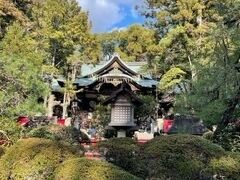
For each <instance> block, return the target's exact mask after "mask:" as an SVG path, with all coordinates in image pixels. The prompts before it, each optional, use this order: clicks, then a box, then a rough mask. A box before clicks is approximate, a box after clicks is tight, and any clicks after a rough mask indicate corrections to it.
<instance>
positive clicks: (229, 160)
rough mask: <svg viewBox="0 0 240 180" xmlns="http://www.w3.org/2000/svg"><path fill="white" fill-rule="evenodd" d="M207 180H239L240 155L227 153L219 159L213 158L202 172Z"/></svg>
mask: <svg viewBox="0 0 240 180" xmlns="http://www.w3.org/2000/svg"><path fill="white" fill-rule="evenodd" d="M204 177H205V178H208V179H214V177H215V179H216V178H219V179H240V154H239V153H238V154H237V153H229V154H227V155H225V156H222V157H221V158H218V159H217V158H214V159H212V160H211V161H210V163H209V166H208V167H207V168H206V169H205V171H204Z"/></svg>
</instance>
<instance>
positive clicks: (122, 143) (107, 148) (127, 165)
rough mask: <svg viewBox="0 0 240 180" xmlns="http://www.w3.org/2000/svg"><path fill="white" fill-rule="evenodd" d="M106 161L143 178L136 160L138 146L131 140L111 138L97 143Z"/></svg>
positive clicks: (138, 162)
mask: <svg viewBox="0 0 240 180" xmlns="http://www.w3.org/2000/svg"><path fill="white" fill-rule="evenodd" d="M99 149H100V153H101V154H102V155H103V156H105V158H106V160H107V161H108V162H110V163H113V164H115V165H116V166H119V167H121V168H123V169H124V170H126V171H129V172H130V173H132V174H134V175H137V176H144V175H143V174H144V172H143V171H142V170H141V163H140V161H139V160H138V157H139V156H138V153H139V146H138V145H137V143H136V141H135V140H133V139H131V138H111V139H109V140H107V141H102V142H100V143H99Z"/></svg>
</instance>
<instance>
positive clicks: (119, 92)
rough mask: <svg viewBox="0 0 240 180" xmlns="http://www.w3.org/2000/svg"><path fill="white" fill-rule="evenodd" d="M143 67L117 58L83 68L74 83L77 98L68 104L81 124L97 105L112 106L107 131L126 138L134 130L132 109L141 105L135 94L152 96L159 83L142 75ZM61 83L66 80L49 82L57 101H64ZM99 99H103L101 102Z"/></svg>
mask: <svg viewBox="0 0 240 180" xmlns="http://www.w3.org/2000/svg"><path fill="white" fill-rule="evenodd" d="M146 65H147V64H146V63H145V62H124V61H123V60H121V59H120V57H119V56H118V55H114V56H113V57H112V58H111V59H110V60H108V61H103V62H100V63H99V64H98V65H95V66H94V65H91V64H90V65H87V64H84V65H82V67H81V75H80V76H79V77H76V79H75V82H74V85H75V86H76V88H77V94H76V99H74V100H73V102H72V103H71V106H72V107H74V108H76V109H77V111H79V112H81V114H82V115H81V121H88V120H89V121H90V120H91V113H92V112H93V111H94V109H95V107H96V105H97V104H99V103H102V104H104V105H110V106H111V119H110V122H109V124H108V127H107V128H109V127H112V128H114V129H116V130H117V132H118V133H117V134H118V137H121V136H125V135H126V134H125V132H126V130H128V129H134V128H137V127H136V123H135V119H134V108H135V107H136V106H140V105H141V104H142V103H143V102H142V101H141V99H139V98H138V95H140V94H142V95H153V96H155V95H156V87H157V84H158V81H155V80H154V79H152V77H151V76H150V75H149V73H147V72H146V71H145V72H144V66H146ZM145 69H146V68H145ZM64 83H65V80H64V79H61V78H58V79H55V80H54V81H53V83H52V89H53V90H52V91H53V95H54V96H55V100H56V101H62V99H63V93H62V92H61V91H60V86H61V87H63V86H64ZM101 97H104V100H100V99H101ZM69 109H71V108H70V107H69ZM60 111H61V110H59V111H58V110H57V106H56V107H54V108H53V115H57V113H58V112H60ZM70 114H71V113H70ZM71 115H73V114H71ZM71 115H69V116H71ZM58 116H59V115H58Z"/></svg>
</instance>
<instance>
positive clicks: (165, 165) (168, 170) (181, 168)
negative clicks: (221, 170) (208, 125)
mask: <svg viewBox="0 0 240 180" xmlns="http://www.w3.org/2000/svg"><path fill="white" fill-rule="evenodd" d="M224 154H225V151H224V150H223V149H222V148H221V147H219V146H217V145H215V144H213V143H211V142H210V141H208V140H205V139H203V138H202V137H198V136H192V135H169V136H160V137H156V138H154V139H152V140H151V141H149V142H147V143H145V144H144V145H143V148H142V152H141V155H142V157H141V161H143V162H144V163H142V164H145V167H144V169H145V171H146V172H147V177H148V178H159V179H168V178H170V179H199V178H200V176H201V173H200V172H201V171H202V170H203V169H204V168H205V167H206V166H207V164H208V163H209V162H210V161H211V159H213V158H220V157H221V156H223V155H224Z"/></svg>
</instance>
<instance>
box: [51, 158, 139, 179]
mask: <svg viewBox="0 0 240 180" xmlns="http://www.w3.org/2000/svg"><path fill="white" fill-rule="evenodd" d="M55 179H56V180H57V179H61V180H71V179H78V180H81V179H82V180H85V179H91V180H107V179H111V180H123V179H124V180H137V179H139V178H137V177H135V176H133V175H131V174H129V173H128V172H125V171H123V170H121V169H120V168H118V167H116V166H114V165H112V164H110V163H107V162H104V161H99V160H89V159H85V158H75V159H70V160H68V161H65V162H64V163H63V164H61V165H60V166H59V167H58V168H57V169H56V171H55Z"/></svg>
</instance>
